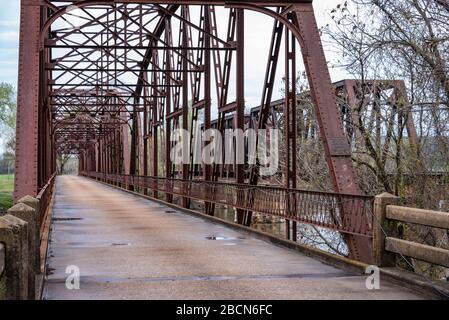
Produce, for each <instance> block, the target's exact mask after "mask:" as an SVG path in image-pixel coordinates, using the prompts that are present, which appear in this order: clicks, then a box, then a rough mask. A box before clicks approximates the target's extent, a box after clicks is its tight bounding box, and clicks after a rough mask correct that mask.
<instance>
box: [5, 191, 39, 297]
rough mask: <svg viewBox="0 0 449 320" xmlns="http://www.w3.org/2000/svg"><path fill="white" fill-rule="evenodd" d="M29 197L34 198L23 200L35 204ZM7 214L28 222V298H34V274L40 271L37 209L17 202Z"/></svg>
mask: <svg viewBox="0 0 449 320" xmlns="http://www.w3.org/2000/svg"><path fill="white" fill-rule="evenodd" d="M31 199H34V198H31V197H30V198H27V199H25V200H26V201H28V203H30V202H31V203H32V204H33V205H36V202H35V201H31ZM35 200H36V199H35ZM19 201H20V200H19ZM36 201H37V200H36ZM37 205H39V201H37ZM8 214H9V215H11V216H14V217H17V218H19V219H22V220H23V221H25V222H27V223H28V237H27V238H28V257H27V259H28V268H29V269H28V277H29V279H28V298H29V299H30V300H34V299H35V298H36V296H35V293H36V275H37V274H38V273H39V271H40V261H39V260H40V257H39V256H40V254H39V251H40V250H39V247H40V246H39V242H40V241H39V215H38V211H37V210H36V209H35V208H33V207H31V206H29V205H27V204H25V203H18V204H16V205H15V206H14V207H12V208H11V209H9V210H8Z"/></svg>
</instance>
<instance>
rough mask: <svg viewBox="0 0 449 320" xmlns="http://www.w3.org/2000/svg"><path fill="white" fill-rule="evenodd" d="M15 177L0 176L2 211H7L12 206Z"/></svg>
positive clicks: (0, 204) (0, 203) (0, 205)
mask: <svg viewBox="0 0 449 320" xmlns="http://www.w3.org/2000/svg"><path fill="white" fill-rule="evenodd" d="M13 189H14V175H12V174H11V175H0V211H6V210H8V209H9V208H10V207H11V206H12V202H13V201H12V192H13Z"/></svg>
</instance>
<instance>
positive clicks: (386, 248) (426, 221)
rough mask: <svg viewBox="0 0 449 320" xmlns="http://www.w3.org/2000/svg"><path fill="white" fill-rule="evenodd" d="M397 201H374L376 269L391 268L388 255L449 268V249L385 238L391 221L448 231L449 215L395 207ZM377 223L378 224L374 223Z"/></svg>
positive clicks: (388, 197) (379, 198)
mask: <svg viewBox="0 0 449 320" xmlns="http://www.w3.org/2000/svg"><path fill="white" fill-rule="evenodd" d="M398 202H399V198H397V197H395V196H392V195H390V194H382V195H380V196H377V197H376V199H375V202H374V218H375V220H377V221H375V222H374V232H373V233H374V239H373V241H374V246H373V248H374V259H375V262H376V264H377V265H378V266H382V267H387V266H392V265H393V264H394V262H393V261H392V259H391V258H392V257H391V253H393V254H401V255H403V256H406V257H410V258H414V259H417V260H421V261H425V262H428V263H431V264H435V265H439V266H443V267H447V268H449V250H446V249H443V248H438V247H433V246H429V245H425V244H421V243H417V242H413V241H408V240H403V239H398V238H395V237H393V236H390V235H388V232H387V230H388V227H387V225H388V223H389V222H391V221H397V222H404V223H411V224H416V225H421V226H427V227H433V228H439V229H445V230H449V213H447V212H441V211H432V210H423V209H417V208H410V207H402V206H398ZM376 222H377V223H376Z"/></svg>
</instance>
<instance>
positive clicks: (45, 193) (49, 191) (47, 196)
mask: <svg viewBox="0 0 449 320" xmlns="http://www.w3.org/2000/svg"><path fill="white" fill-rule="evenodd" d="M55 177H56V174H53V175H52V176H51V177H50V179H49V180H48V182H47V184H46V185H45V186H44V187H43V188H42V189H41V191H40V192H39V194H38V195H37V197H36V199H37V200H39V227H40V228H42V225H43V224H44V222H45V217H46V215H47V210H48V208H49V206H50V202H51V198H52V195H53V190H54V185H55Z"/></svg>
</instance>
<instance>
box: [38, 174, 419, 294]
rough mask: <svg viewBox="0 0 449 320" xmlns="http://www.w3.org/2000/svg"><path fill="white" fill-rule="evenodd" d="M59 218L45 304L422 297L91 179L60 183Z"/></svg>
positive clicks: (61, 179)
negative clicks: (71, 274)
mask: <svg viewBox="0 0 449 320" xmlns="http://www.w3.org/2000/svg"><path fill="white" fill-rule="evenodd" d="M53 219H54V220H53V223H52V234H51V243H50V249H49V258H48V270H49V275H48V279H47V281H46V284H45V290H44V299H270V300H284V299H420V298H421V297H420V296H419V295H417V294H414V293H412V292H410V291H408V290H407V289H403V288H400V287H398V286H396V285H394V284H391V283H388V282H385V281H381V290H374V291H372V290H367V289H366V287H365V280H366V277H364V276H360V275H355V274H351V273H348V272H345V271H342V270H339V269H336V268H334V267H331V266H327V265H325V264H322V263H320V262H318V261H315V260H313V259H311V258H309V257H306V256H303V255H301V254H300V253H298V252H296V251H292V250H289V249H286V248H283V247H279V246H276V245H274V244H271V243H268V242H265V241H262V240H259V239H256V238H253V237H251V236H248V235H244V234H240V233H239V232H237V231H235V230H232V229H230V228H228V227H225V226H223V225H220V224H215V223H212V222H210V221H206V220H203V219H201V218H196V217H192V216H190V215H187V214H184V213H182V212H178V211H176V210H174V209H172V208H169V207H167V206H164V205H161V204H159V203H156V202H152V201H149V200H146V199H143V198H141V197H138V196H134V195H132V194H129V193H126V192H123V191H120V190H117V189H114V188H112V187H108V186H105V185H103V184H100V183H96V182H94V181H91V180H88V179H86V178H81V177H76V176H61V177H58V178H57V182H56V198H55V204H54V209H53ZM210 236H215V237H219V240H208V237H210ZM220 237H221V238H220ZM71 265H74V266H77V267H79V270H80V275H81V284H80V290H68V289H67V288H66V279H67V276H68V275H67V274H66V268H67V267H68V266H71Z"/></svg>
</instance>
